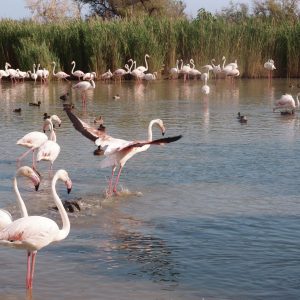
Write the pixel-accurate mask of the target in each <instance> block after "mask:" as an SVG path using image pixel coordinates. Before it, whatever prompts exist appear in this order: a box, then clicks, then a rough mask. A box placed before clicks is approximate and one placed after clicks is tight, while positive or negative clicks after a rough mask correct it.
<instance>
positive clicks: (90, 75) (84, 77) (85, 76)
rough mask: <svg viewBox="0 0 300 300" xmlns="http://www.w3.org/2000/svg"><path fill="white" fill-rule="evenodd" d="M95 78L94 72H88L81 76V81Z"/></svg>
mask: <svg viewBox="0 0 300 300" xmlns="http://www.w3.org/2000/svg"><path fill="white" fill-rule="evenodd" d="M96 77H97V74H96V72H88V73H85V74H84V76H83V78H82V79H83V80H91V79H93V80H94V79H95V78H96Z"/></svg>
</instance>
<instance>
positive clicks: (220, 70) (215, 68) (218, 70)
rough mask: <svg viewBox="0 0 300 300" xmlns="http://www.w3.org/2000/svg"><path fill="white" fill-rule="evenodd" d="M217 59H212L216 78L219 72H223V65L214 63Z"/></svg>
mask: <svg viewBox="0 0 300 300" xmlns="http://www.w3.org/2000/svg"><path fill="white" fill-rule="evenodd" d="M215 61H216V60H215V59H214V58H213V59H212V60H211V65H212V68H213V69H212V72H213V73H214V76H215V78H217V76H218V74H220V73H221V72H222V69H221V66H220V64H218V65H215V64H214V62H215Z"/></svg>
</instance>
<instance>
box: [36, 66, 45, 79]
mask: <svg viewBox="0 0 300 300" xmlns="http://www.w3.org/2000/svg"><path fill="white" fill-rule="evenodd" d="M40 66H41V65H40V64H38V65H37V70H36V76H37V78H40V79H41V83H43V82H44V70H42V69H40Z"/></svg>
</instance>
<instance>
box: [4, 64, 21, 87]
mask: <svg viewBox="0 0 300 300" xmlns="http://www.w3.org/2000/svg"><path fill="white" fill-rule="evenodd" d="M9 67H10V68H9ZM5 72H6V73H7V74H8V76H9V77H10V79H11V81H14V82H16V78H17V76H18V74H17V71H16V70H15V69H11V65H10V64H9V63H8V62H6V63H5Z"/></svg>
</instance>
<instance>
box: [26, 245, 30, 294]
mask: <svg viewBox="0 0 300 300" xmlns="http://www.w3.org/2000/svg"><path fill="white" fill-rule="evenodd" d="M30 256H31V255H30V252H29V251H28V252H27V272H26V288H27V289H29V288H30V273H31V272H30Z"/></svg>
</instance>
